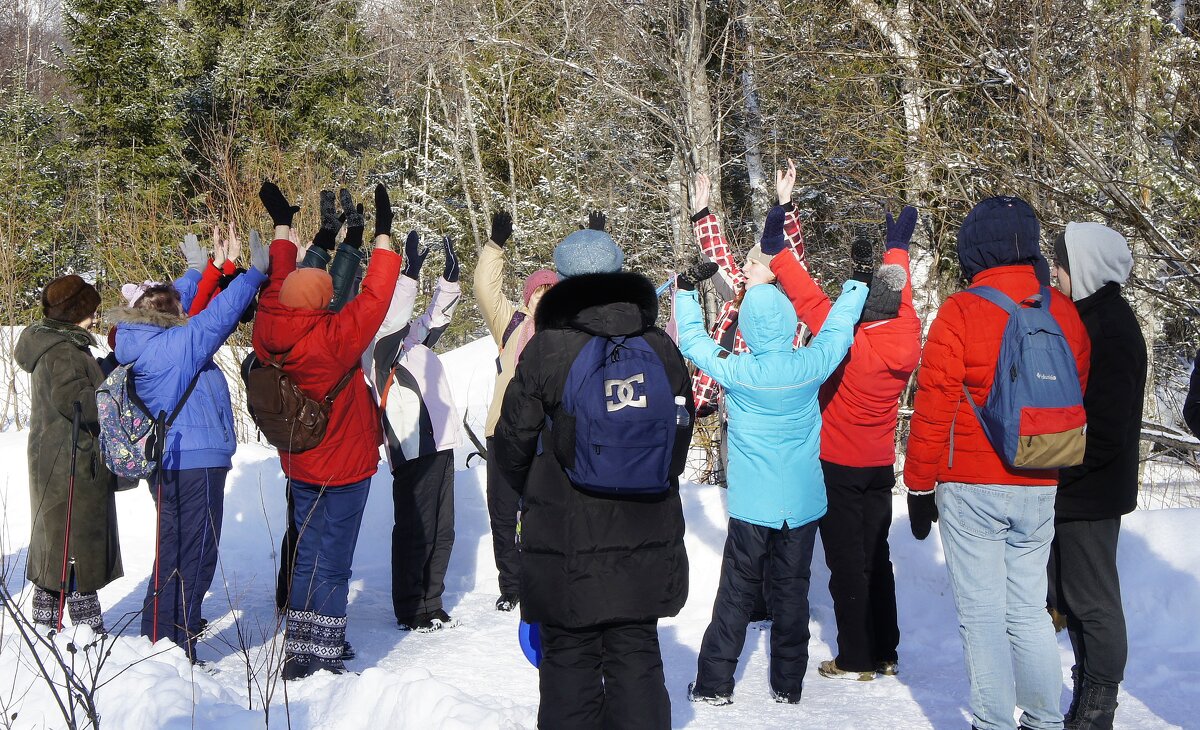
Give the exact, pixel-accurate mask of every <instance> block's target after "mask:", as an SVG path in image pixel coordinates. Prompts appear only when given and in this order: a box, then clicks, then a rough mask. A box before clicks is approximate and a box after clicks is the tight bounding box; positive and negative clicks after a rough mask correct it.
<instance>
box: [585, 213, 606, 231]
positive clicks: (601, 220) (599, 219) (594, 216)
mask: <svg viewBox="0 0 1200 730" xmlns="http://www.w3.org/2000/svg"><path fill="white" fill-rule="evenodd" d="M605 223H608V218H606V217H605V216H604V214H603V213H601V212H600V211H598V210H593V211H591V212H590V213H588V228H591V229H592V230H593V231H603V230H604V224H605Z"/></svg>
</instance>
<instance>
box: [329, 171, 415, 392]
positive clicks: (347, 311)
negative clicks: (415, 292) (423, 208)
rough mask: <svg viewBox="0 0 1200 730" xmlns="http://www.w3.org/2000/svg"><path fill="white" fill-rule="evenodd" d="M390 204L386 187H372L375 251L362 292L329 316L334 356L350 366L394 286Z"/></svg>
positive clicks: (367, 341) (397, 268) (385, 307)
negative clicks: (334, 350)
mask: <svg viewBox="0 0 1200 730" xmlns="http://www.w3.org/2000/svg"><path fill="white" fill-rule="evenodd" d="M391 231H392V204H391V198H390V197H389V196H388V192H387V188H385V187H384V186H383V185H377V186H376V187H375V250H374V252H373V253H372V254H371V263H370V264H369V265H368V266H367V273H366V276H364V277H363V282H362V292H361V293H360V294H359V295H358V296H357V297H355V298H354V299H353V300H351V301H350V302H349V303H348V304H347V305H346V306H345V307H343V308H342V310H341V311H340V312H338V313H337V314H335V315H333V316H332V317H330V318H329V324H328V327H329V332H328V337H329V340H330V341H331V342H336V343H338V349H337V352H336V356H337V359H338V363H339V364H340V365H341V366H342V367H345V368H350V367H352V366H353V365H354V364H355V363H356V362H358V361H359V358H360V357H361V356H362V354H363V352H364V351H365V350H366V349H367V346H368V345H369V344H371V340H372V339H373V338H374V337H375V335H376V334H377V333H378V332H379V327H380V325H382V324H383V318H384V315H386V314H387V311H388V306H389V305H390V304H391V301H392V294H393V292H395V289H396V279H397V277H398V276H399V274H400V265H401V262H402V260H401V257H400V256H399V255H398V254H397V253H396V252H395V251H393V250H392V237H391Z"/></svg>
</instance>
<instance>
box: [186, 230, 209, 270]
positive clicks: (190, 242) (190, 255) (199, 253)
mask: <svg viewBox="0 0 1200 730" xmlns="http://www.w3.org/2000/svg"><path fill="white" fill-rule="evenodd" d="M179 248H180V249H182V251H183V256H184V258H186V259H187V263H188V268H189V269H192V270H193V271H204V267H205V266H206V265H208V251H205V250H204V247H203V246H201V245H200V239H199V238H197V237H196V234H195V233H189V234H187V235H186V236H184V237H183V243H182V244H181V245H180V247H179Z"/></svg>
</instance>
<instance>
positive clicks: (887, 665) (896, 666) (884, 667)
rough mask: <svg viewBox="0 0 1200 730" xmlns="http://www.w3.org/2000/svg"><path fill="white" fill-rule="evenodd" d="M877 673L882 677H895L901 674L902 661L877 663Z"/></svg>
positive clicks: (891, 660) (892, 660) (894, 660)
mask: <svg viewBox="0 0 1200 730" xmlns="http://www.w3.org/2000/svg"><path fill="white" fill-rule="evenodd" d="M875 673H876V674H878V675H880V676H882V677H894V676H896V675H897V674H899V673H900V660H899V659H890V660H885V661H882V662H876V663H875Z"/></svg>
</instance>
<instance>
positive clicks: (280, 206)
mask: <svg viewBox="0 0 1200 730" xmlns="http://www.w3.org/2000/svg"><path fill="white" fill-rule="evenodd" d="M258 199H259V200H261V201H262V204H263V207H264V208H266V209H267V215H269V216H271V220H272V221H274V223H275V225H277V226H291V225H292V218H293V217H294V216H295V215H296V212H297V211H299V210H300V206H298V205H292V204H291V203H288V199H287V198H285V197H284V195H283V192H282V191H281V190H280V189H279V186H277V185H276V184H275V183H273V182H271V181H270V180H263V184H262V187H261V188H259V189H258Z"/></svg>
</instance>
